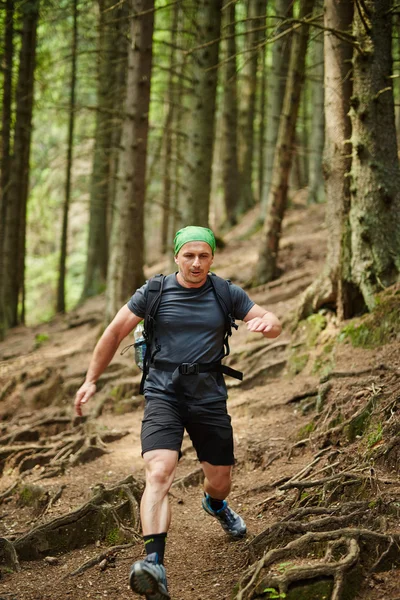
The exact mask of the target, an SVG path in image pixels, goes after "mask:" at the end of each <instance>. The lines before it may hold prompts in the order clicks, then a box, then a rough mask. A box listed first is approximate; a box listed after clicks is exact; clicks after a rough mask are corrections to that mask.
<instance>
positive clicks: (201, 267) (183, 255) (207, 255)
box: [175, 242, 214, 287]
mask: <svg viewBox="0 0 400 600" xmlns="http://www.w3.org/2000/svg"><path fill="white" fill-rule="evenodd" d="M213 258H214V257H213V255H212V251H211V248H210V246H209V245H208V244H207V243H206V242H188V243H187V244H184V245H183V246H182V248H181V249H180V250H179V252H178V254H177V255H176V256H175V262H176V264H177V265H178V267H179V273H178V282H179V283H180V284H181V285H183V286H184V287H200V286H202V285H203V283H205V281H206V279H207V274H208V272H209V270H210V267H211V265H212V262H213Z"/></svg>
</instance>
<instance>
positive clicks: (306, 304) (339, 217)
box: [298, 0, 353, 318]
mask: <svg viewBox="0 0 400 600" xmlns="http://www.w3.org/2000/svg"><path fill="white" fill-rule="evenodd" d="M352 19H353V4H352V3H351V2H348V0H325V11H324V26H325V28H326V29H325V34H324V63H325V72H324V87H325V147H324V157H323V172H324V178H325V197H326V225H327V231H328V247H327V257H326V262H325V265H324V268H323V270H322V272H321V274H320V276H319V277H318V278H317V279H316V281H315V282H314V283H313V284H312V285H311V286H310V287H309V288H307V290H305V292H304V294H303V296H302V299H301V302H300V306H299V310H298V318H304V317H307V316H309V315H310V314H312V313H313V312H315V311H317V310H318V309H319V308H321V307H322V306H330V307H332V308H337V310H338V314H339V316H343V314H344V313H345V312H347V309H345V307H346V306H348V304H349V301H350V296H351V290H350V289H349V287H348V285H347V284H344V283H343V282H344V276H343V274H342V266H343V265H342V252H343V250H344V249H345V248H346V247H347V242H346V238H347V231H348V227H347V226H346V219H347V217H348V212H349V209H350V190H349V173H350V169H351V154H350V137H351V122H350V118H349V110H350V97H351V94H352V87H353V85H352V78H351V58H352V54H353V46H352V45H351V43H349V42H346V41H343V40H342V39H339V38H338V37H336V36H335V35H334V33H332V32H334V31H342V32H347V33H348V34H350V32H351V25H352Z"/></svg>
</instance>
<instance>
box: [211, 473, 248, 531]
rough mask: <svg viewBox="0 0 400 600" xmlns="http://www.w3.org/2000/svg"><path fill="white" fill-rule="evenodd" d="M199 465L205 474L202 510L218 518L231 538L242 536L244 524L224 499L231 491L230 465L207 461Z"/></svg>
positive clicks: (244, 528)
mask: <svg viewBox="0 0 400 600" xmlns="http://www.w3.org/2000/svg"><path fill="white" fill-rule="evenodd" d="M201 466H202V468H203V472H204V475H205V480H204V491H205V496H204V498H203V501H202V506H203V508H204V510H205V511H206V513H208V514H209V515H211V516H213V517H215V518H216V519H218V521H219V523H220V525H221V527H222V529H223V530H224V531H225V532H226V533H227V534H228V535H230V536H231V537H232V538H236V539H239V538H242V537H243V536H245V535H246V524H245V522H244V521H243V519H242V517H240V516H239V515H238V514H236V513H235V511H233V510H232V509H231V508H230V507H229V506H228V504H227V502H226V500H225V498H226V497H227V496H228V494H229V492H230V491H231V486H232V467H231V466H227V465H217V466H216V465H211V464H210V463H208V462H202V463H201Z"/></svg>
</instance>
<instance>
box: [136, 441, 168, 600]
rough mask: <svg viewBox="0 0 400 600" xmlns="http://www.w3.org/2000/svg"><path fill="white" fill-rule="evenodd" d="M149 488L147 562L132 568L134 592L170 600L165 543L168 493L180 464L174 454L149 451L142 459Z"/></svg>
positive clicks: (143, 513) (143, 507) (144, 515)
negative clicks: (164, 563)
mask: <svg viewBox="0 0 400 600" xmlns="http://www.w3.org/2000/svg"><path fill="white" fill-rule="evenodd" d="M143 458H144V461H145V466H146V487H145V490H144V492H143V496H142V500H141V503H140V517H141V521H142V532H143V541H144V544H145V548H146V554H147V556H146V558H145V559H144V560H138V561H136V562H135V563H134V564H133V565H132V567H131V573H130V578H129V583H130V586H131V589H132V590H133V591H134V592H136V593H138V594H141V595H144V596H146V598H153V597H154V598H157V599H159V600H161V599H163V600H170V596H169V593H168V588H167V578H166V575H165V569H164V565H163V558H164V549H165V540H166V537H167V532H168V529H169V525H170V522H171V509H170V506H169V501H168V492H169V489H170V487H171V485H172V482H173V480H174V476H175V472H176V466H177V464H178V452H176V451H175V450H150V451H149V452H145V454H144V455H143Z"/></svg>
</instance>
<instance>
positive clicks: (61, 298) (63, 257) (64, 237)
mask: <svg viewBox="0 0 400 600" xmlns="http://www.w3.org/2000/svg"><path fill="white" fill-rule="evenodd" d="M71 52H72V63H71V89H70V98H69V124H68V146H67V172H66V181H65V198H64V208H63V221H62V229H61V248H60V262H59V269H58V287H57V305H56V311H57V312H59V313H65V276H66V270H67V255H68V249H67V246H68V220H69V206H70V199H71V177H72V161H73V149H74V126H75V96H76V68H77V53H78V0H74V2H73V26H72V48H71Z"/></svg>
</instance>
